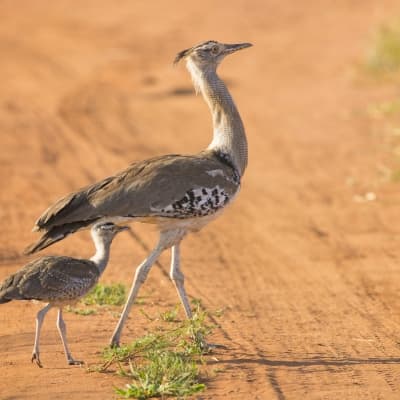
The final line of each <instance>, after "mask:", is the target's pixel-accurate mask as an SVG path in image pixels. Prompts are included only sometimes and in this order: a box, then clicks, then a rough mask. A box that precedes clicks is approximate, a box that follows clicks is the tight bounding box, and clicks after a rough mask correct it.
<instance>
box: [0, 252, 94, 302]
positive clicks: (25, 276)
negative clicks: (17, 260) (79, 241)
mask: <svg viewBox="0 0 400 400" xmlns="http://www.w3.org/2000/svg"><path fill="white" fill-rule="evenodd" d="M98 277H99V271H98V269H97V267H96V265H95V264H94V263H93V262H92V261H90V260H85V259H75V258H71V257H62V256H46V257H42V258H39V259H37V260H34V261H31V262H30V263H29V264H27V265H26V266H25V267H23V268H22V269H20V270H19V271H17V272H16V273H15V274H13V275H11V276H10V277H8V278H7V279H6V280H5V281H4V282H3V283H2V284H1V285H0V303H5V302H8V301H11V300H33V299H34V300H41V301H49V302H51V301H60V302H63V301H68V300H73V299H77V298H79V297H81V296H83V295H85V294H86V293H87V291H88V290H89V289H90V288H91V287H92V286H93V285H94V284H95V283H96V282H97V279H98Z"/></svg>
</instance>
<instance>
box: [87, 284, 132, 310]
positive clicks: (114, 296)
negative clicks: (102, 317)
mask: <svg viewBox="0 0 400 400" xmlns="http://www.w3.org/2000/svg"><path fill="white" fill-rule="evenodd" d="M125 292H126V290H125V286H124V285H122V284H121V283H116V284H111V285H103V284H100V283H98V284H97V285H96V286H95V287H94V288H93V289H92V290H91V291H90V292H89V293H88V294H87V295H86V296H85V297H84V298H83V299H82V303H83V304H85V305H87V306H90V305H99V306H104V305H109V306H122V305H123V304H124V303H125V298H126V294H125Z"/></svg>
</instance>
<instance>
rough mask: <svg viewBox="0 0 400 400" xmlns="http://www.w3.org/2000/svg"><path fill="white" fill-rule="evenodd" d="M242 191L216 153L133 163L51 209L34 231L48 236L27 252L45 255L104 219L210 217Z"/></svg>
mask: <svg viewBox="0 0 400 400" xmlns="http://www.w3.org/2000/svg"><path fill="white" fill-rule="evenodd" d="M238 187H239V182H238V177H237V174H236V172H235V170H234V169H233V168H232V167H231V166H229V165H227V164H226V163H223V162H221V161H220V160H219V159H217V158H216V157H213V155H212V153H207V152H203V153H201V154H199V155H194V156H181V155H168V156H162V157H156V158H152V159H148V160H145V161H142V162H138V163H134V164H132V165H131V166H130V167H129V168H128V169H126V170H125V171H122V172H120V173H119V174H117V175H114V176H112V177H109V178H106V179H104V180H102V181H100V182H98V183H96V184H94V185H91V186H88V187H86V188H83V189H81V190H79V191H78V192H75V193H71V194H69V195H68V196H66V197H64V198H62V199H60V200H58V201H57V202H56V203H55V204H54V205H52V206H51V207H50V208H48V209H47V210H46V211H45V212H44V213H43V214H42V216H41V217H40V218H39V219H38V220H37V222H36V225H35V228H34V229H35V230H44V231H45V234H44V235H43V237H42V238H41V239H40V240H39V241H38V242H37V243H35V244H34V245H32V246H30V247H29V248H28V249H27V250H26V251H25V252H26V253H28V254H29V253H34V252H36V251H38V250H41V249H43V248H45V247H47V246H49V245H51V244H52V243H54V242H56V241H58V240H61V239H63V238H64V237H66V236H67V235H69V234H70V233H73V232H75V231H77V230H78V229H82V228H85V227H87V226H89V225H91V224H92V223H94V222H95V221H96V220H98V219H101V218H104V217H110V218H111V217H142V218H143V217H150V218H151V217H159V216H161V217H174V218H190V217H195V216H202V215H207V214H209V213H212V212H215V211H217V210H218V209H219V208H221V207H223V206H224V205H225V204H227V203H228V202H229V200H230V199H231V198H232V197H233V196H234V194H235V193H236V191H237V190H238Z"/></svg>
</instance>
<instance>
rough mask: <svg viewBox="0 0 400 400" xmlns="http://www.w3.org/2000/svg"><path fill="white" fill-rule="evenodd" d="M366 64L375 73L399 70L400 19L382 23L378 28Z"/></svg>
mask: <svg viewBox="0 0 400 400" xmlns="http://www.w3.org/2000/svg"><path fill="white" fill-rule="evenodd" d="M367 66H368V68H369V69H370V70H371V71H373V72H377V73H382V72H383V73H386V72H397V71H399V70H400V20H398V21H395V22H393V23H391V24H386V25H383V26H382V27H381V28H380V29H379V31H378V33H377V36H376V38H375V41H374V44H373V46H372V49H371V51H370V54H369V57H368V60H367Z"/></svg>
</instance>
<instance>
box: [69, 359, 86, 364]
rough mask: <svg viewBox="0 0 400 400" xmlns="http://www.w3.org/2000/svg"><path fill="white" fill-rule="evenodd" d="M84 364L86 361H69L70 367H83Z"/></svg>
mask: <svg viewBox="0 0 400 400" xmlns="http://www.w3.org/2000/svg"><path fill="white" fill-rule="evenodd" d="M84 363H85V362H84V361H80V360H74V359H73V358H71V359H69V360H68V365H83V364H84Z"/></svg>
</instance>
